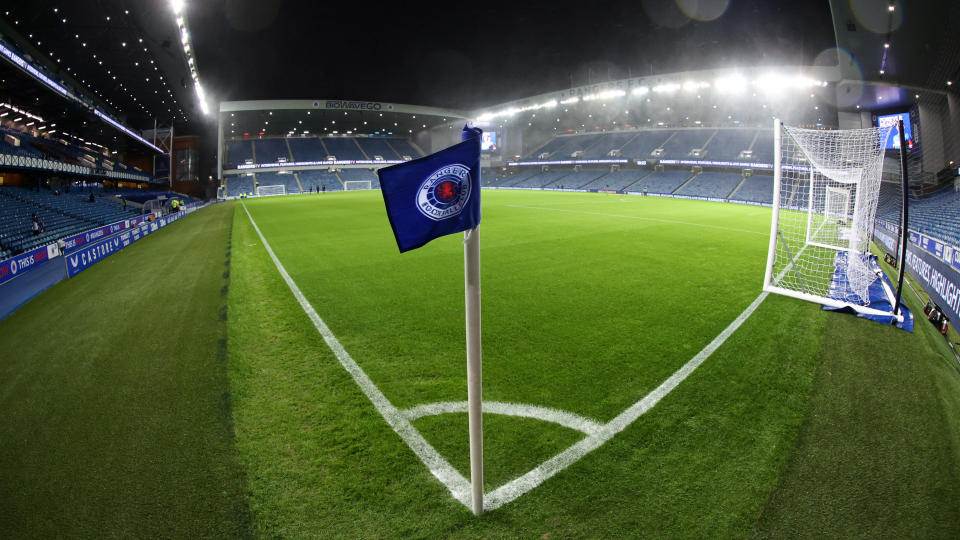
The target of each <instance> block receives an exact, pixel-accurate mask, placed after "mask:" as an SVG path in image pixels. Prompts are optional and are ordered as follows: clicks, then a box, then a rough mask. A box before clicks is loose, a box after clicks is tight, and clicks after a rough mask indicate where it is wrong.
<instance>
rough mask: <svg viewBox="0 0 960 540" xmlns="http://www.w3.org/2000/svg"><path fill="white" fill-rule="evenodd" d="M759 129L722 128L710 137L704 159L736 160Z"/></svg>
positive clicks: (754, 137) (751, 141)
mask: <svg viewBox="0 0 960 540" xmlns="http://www.w3.org/2000/svg"><path fill="white" fill-rule="evenodd" d="M758 133H759V131H757V130H755V129H721V130H718V131H717V134H716V135H715V136H714V137H713V138H712V139H710V143H709V144H707V146H706V152H704V154H703V155H702V156H701V158H702V159H708V160H711V161H735V160H737V159H739V158H740V153H741V152H743V151H744V150H748V149H749V148H750V145H751V144H752V143H753V140H754V139H756V138H757V134H758Z"/></svg>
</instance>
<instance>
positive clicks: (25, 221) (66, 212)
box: [0, 187, 139, 257]
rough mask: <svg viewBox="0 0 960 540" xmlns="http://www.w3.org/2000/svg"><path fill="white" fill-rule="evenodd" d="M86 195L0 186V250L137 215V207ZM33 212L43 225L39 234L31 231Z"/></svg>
mask: <svg viewBox="0 0 960 540" xmlns="http://www.w3.org/2000/svg"><path fill="white" fill-rule="evenodd" d="M89 196H90V192H89V191H87V192H82V193H78V192H73V193H64V194H61V195H55V194H54V193H51V192H49V191H46V190H43V191H33V190H29V189H24V188H18V187H0V211H2V213H0V215H2V218H0V246H2V248H0V250H2V251H3V252H4V253H7V254H6V255H4V257H7V256H10V255H13V254H16V253H20V252H23V251H28V250H31V249H34V248H36V247H39V246H42V245H46V244H49V243H51V242H53V241H55V240H56V239H58V238H62V237H64V236H69V235H72V234H77V233H79V232H83V231H85V230H87V229H91V228H94V227H96V226H98V225H106V224H108V223H114V222H116V221H121V220H124V219H127V218H130V217H132V216H135V215H138V214H139V211H138V210H134V209H132V208H130V209H128V210H124V209H123V208H122V206H121V205H120V204H119V203H118V202H116V201H115V200H113V199H111V198H107V197H103V196H100V197H95V198H94V202H93V203H91V202H89ZM34 213H36V214H37V216H38V217H39V218H40V219H41V220H42V221H43V224H44V226H45V228H46V231H45V232H44V233H43V234H40V235H34V234H33V232H32V230H31V225H32V223H31V216H32V214H34ZM8 252H9V253H8Z"/></svg>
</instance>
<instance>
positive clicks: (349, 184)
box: [343, 180, 373, 191]
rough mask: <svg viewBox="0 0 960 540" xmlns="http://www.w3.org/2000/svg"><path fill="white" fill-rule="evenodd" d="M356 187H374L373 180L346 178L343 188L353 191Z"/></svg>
mask: <svg viewBox="0 0 960 540" xmlns="http://www.w3.org/2000/svg"><path fill="white" fill-rule="evenodd" d="M356 189H373V182H371V181H370V180H344V181H343V190H344V191H351V190H356Z"/></svg>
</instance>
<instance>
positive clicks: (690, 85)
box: [683, 81, 710, 92]
mask: <svg viewBox="0 0 960 540" xmlns="http://www.w3.org/2000/svg"><path fill="white" fill-rule="evenodd" d="M709 87H710V83H708V82H702V81H701V82H697V81H687V82H685V83H683V89H684V90H686V91H687V92H694V91H696V90H700V89H701V88H709Z"/></svg>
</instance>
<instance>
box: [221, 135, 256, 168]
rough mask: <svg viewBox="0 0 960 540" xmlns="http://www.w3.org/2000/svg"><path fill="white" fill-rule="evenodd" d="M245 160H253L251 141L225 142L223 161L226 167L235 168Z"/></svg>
mask: <svg viewBox="0 0 960 540" xmlns="http://www.w3.org/2000/svg"><path fill="white" fill-rule="evenodd" d="M247 160H250V161H253V141H230V142H228V143H227V156H226V158H225V159H224V162H225V163H226V164H227V165H226V168H227V169H236V168H237V165H243V164H244V163H246V162H247Z"/></svg>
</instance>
